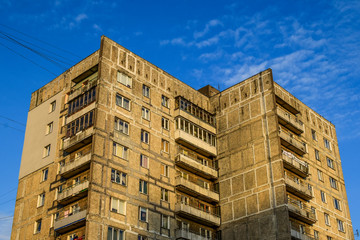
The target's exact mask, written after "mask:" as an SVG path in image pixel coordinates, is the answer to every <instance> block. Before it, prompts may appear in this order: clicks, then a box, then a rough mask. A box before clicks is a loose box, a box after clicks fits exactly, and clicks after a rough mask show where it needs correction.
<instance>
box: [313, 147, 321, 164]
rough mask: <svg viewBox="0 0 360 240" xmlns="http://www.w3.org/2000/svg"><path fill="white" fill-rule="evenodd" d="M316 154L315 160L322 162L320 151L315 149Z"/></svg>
mask: <svg viewBox="0 0 360 240" xmlns="http://www.w3.org/2000/svg"><path fill="white" fill-rule="evenodd" d="M314 152H315V159H316V160H318V161H320V152H319V150H317V149H314Z"/></svg>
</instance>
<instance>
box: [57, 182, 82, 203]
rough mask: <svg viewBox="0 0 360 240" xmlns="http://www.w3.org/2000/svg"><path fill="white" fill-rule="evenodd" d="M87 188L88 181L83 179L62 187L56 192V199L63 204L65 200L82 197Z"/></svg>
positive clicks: (69, 200) (70, 200)
mask: <svg viewBox="0 0 360 240" xmlns="http://www.w3.org/2000/svg"><path fill="white" fill-rule="evenodd" d="M88 188H89V181H88V180H84V181H82V182H79V183H76V184H74V185H72V186H70V187H67V188H65V189H63V190H62V191H61V192H59V193H58V196H57V200H58V201H59V202H61V203H62V204H64V203H65V202H72V201H75V200H77V199H80V198H82V197H84V196H85V195H86V194H87V190H88Z"/></svg>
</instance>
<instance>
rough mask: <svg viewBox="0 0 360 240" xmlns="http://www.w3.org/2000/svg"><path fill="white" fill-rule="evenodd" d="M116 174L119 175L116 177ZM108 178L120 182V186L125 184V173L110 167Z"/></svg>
mask: <svg viewBox="0 0 360 240" xmlns="http://www.w3.org/2000/svg"><path fill="white" fill-rule="evenodd" d="M117 176H119V177H118V178H117ZM117 179H119V181H117ZM124 179H125V180H124ZM110 180H111V182H113V183H116V184H120V185H122V186H127V173H124V172H121V171H119V170H116V169H113V168H112V169H111V177H110Z"/></svg>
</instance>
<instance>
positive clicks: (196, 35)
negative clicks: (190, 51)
mask: <svg viewBox="0 0 360 240" xmlns="http://www.w3.org/2000/svg"><path fill="white" fill-rule="evenodd" d="M219 25H222V22H221V21H220V20H218V19H213V20H210V21H209V22H208V23H207V24H206V25H205V28H204V29H203V30H201V31H196V32H194V38H195V39H197V38H201V37H203V36H205V34H207V33H208V32H209V31H210V28H212V27H216V26H219Z"/></svg>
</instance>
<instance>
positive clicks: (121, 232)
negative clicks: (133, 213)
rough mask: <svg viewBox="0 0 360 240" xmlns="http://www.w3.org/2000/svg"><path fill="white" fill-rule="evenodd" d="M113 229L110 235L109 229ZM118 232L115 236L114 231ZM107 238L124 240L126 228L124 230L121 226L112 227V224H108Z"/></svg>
mask: <svg viewBox="0 0 360 240" xmlns="http://www.w3.org/2000/svg"><path fill="white" fill-rule="evenodd" d="M110 229H111V235H112V236H110V237H109V231H110ZM115 231H116V232H117V234H116V238H115V236H114V232H115ZM106 239H108V240H109V239H110V240H124V239H125V230H122V229H119V228H115V227H111V226H108V231H107V238H106Z"/></svg>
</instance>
